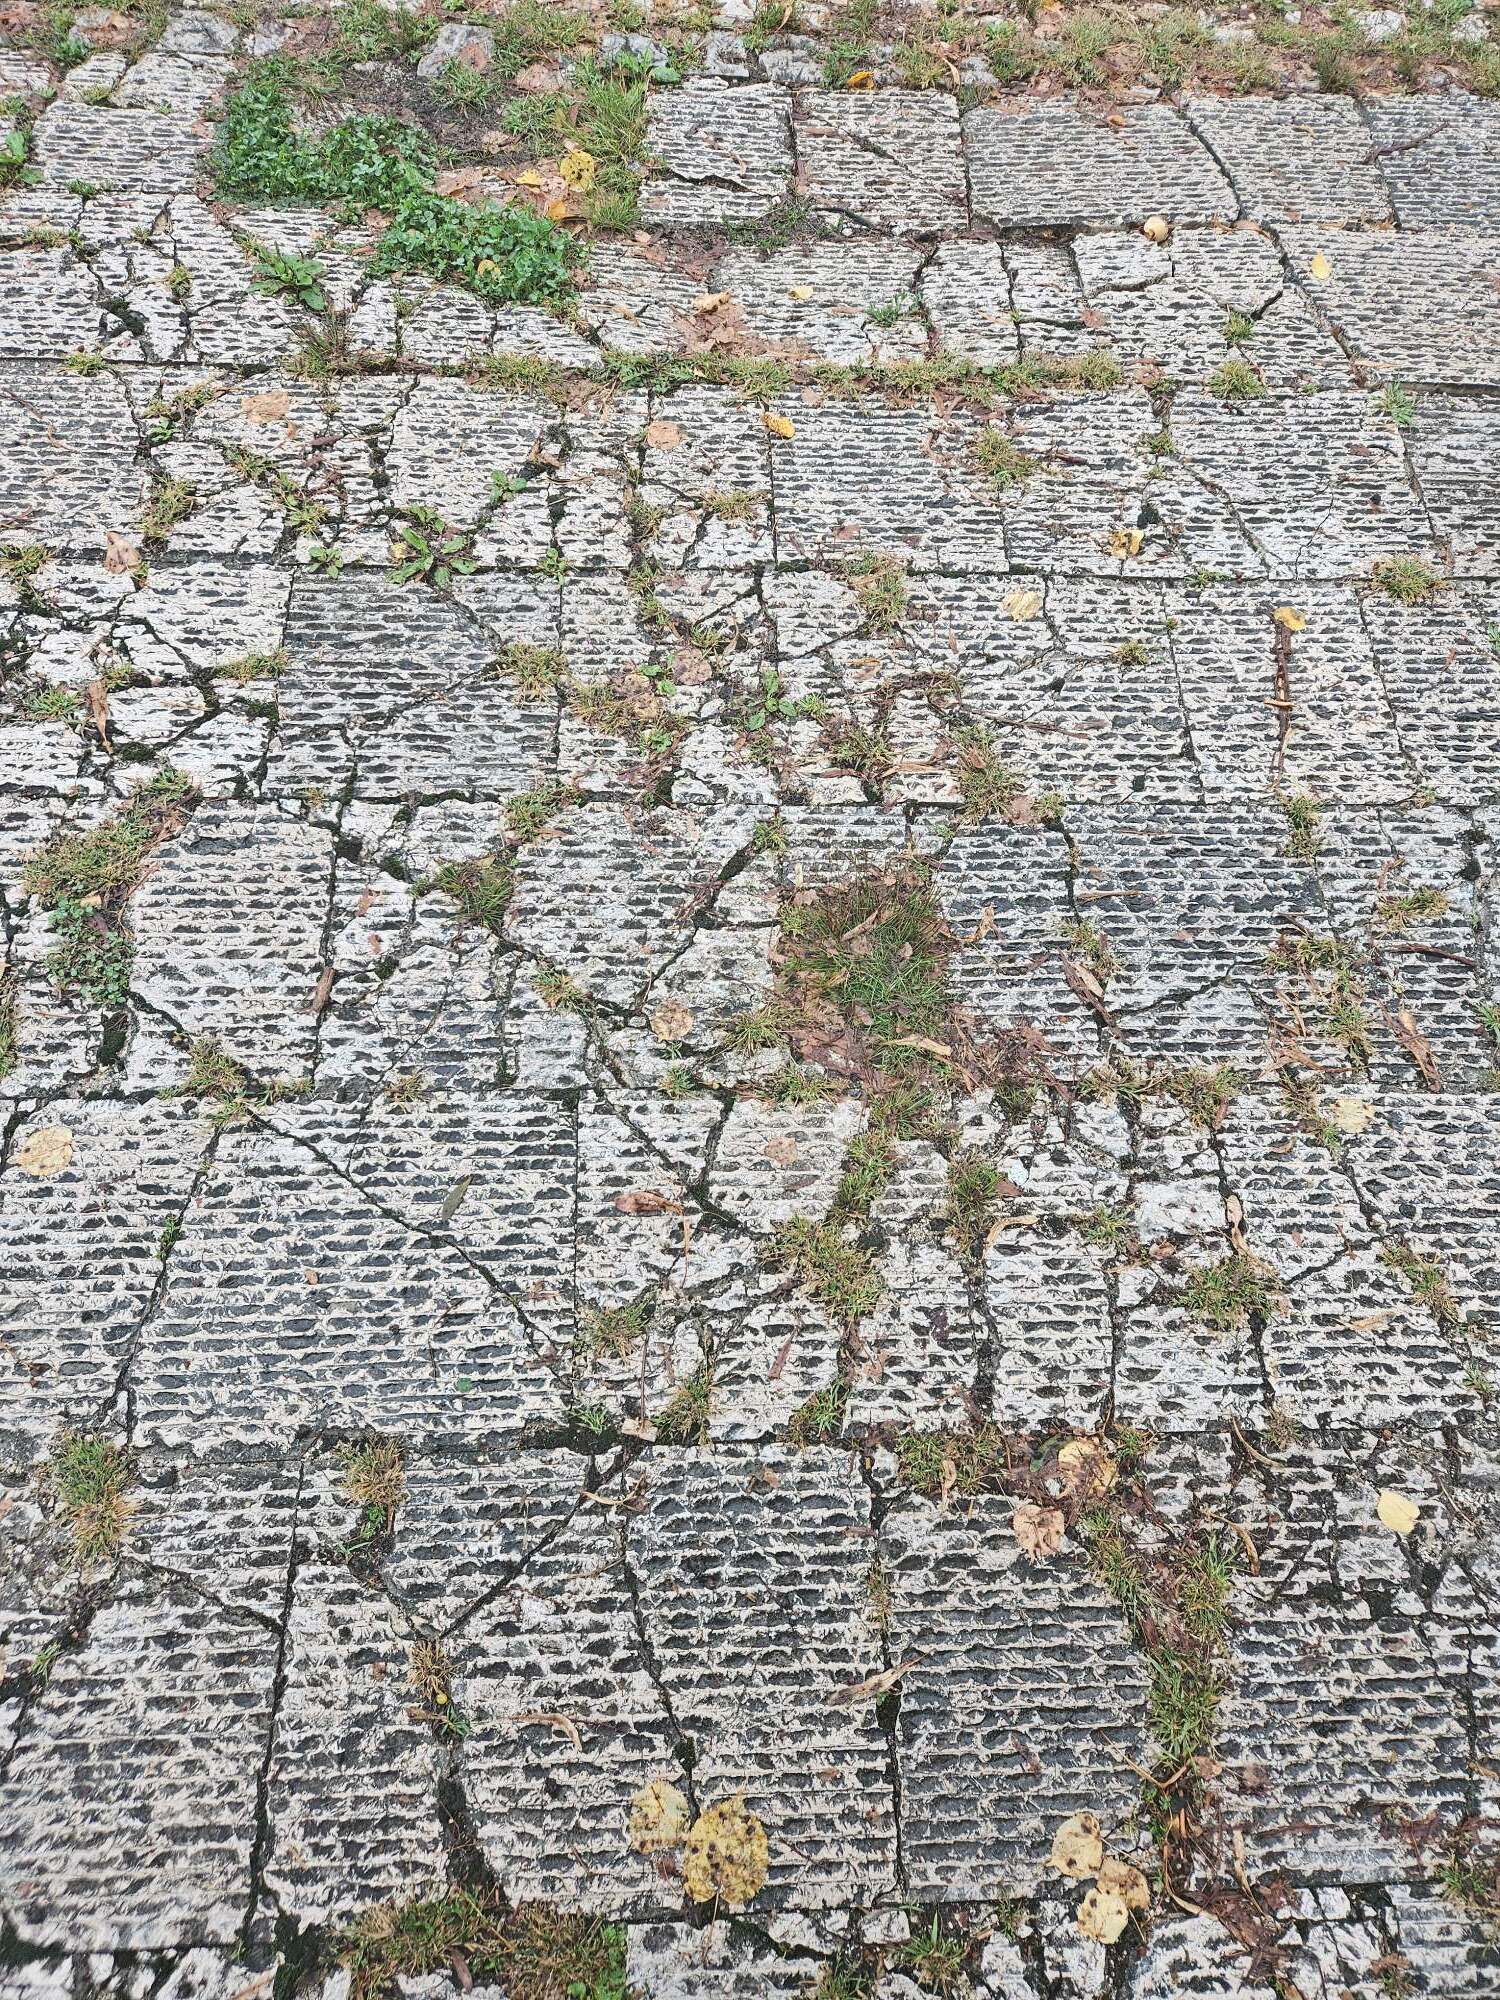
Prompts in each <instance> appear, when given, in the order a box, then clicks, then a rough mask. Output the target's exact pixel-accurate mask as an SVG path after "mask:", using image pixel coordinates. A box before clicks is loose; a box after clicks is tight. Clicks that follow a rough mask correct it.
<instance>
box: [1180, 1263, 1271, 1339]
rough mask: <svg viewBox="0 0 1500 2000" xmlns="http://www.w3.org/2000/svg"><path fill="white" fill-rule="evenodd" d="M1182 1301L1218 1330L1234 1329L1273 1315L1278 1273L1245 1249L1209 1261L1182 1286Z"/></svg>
mask: <svg viewBox="0 0 1500 2000" xmlns="http://www.w3.org/2000/svg"><path fill="white" fill-rule="evenodd" d="M1182 1303H1183V1304H1184V1306H1186V1308H1187V1310H1188V1311H1189V1312H1190V1313H1191V1314H1192V1316H1193V1318H1194V1319H1196V1320H1199V1321H1201V1322H1202V1324H1203V1325H1204V1326H1207V1327H1211V1328H1212V1329H1213V1330H1214V1332H1215V1333H1231V1332H1233V1331H1234V1329H1235V1328H1236V1327H1240V1326H1243V1325H1245V1323H1246V1322H1247V1321H1248V1320H1251V1319H1260V1320H1266V1319H1270V1318H1272V1317H1273V1316H1274V1314H1275V1312H1276V1310H1277V1307H1278V1305H1279V1304H1280V1294H1279V1293H1278V1291H1277V1289H1276V1284H1275V1273H1274V1272H1273V1271H1271V1270H1270V1268H1269V1267H1268V1266H1267V1265H1265V1264H1262V1263H1261V1262H1260V1260H1259V1259H1258V1258H1256V1257H1251V1256H1248V1255H1247V1254H1246V1253H1245V1252H1244V1251H1236V1252H1235V1253H1234V1254H1233V1255H1232V1256H1229V1257H1223V1258H1221V1259H1220V1260H1219V1262H1218V1263H1217V1264H1206V1265H1204V1267H1203V1268H1202V1269H1201V1270H1199V1271H1194V1272H1193V1274H1192V1276H1191V1277H1190V1278H1189V1279H1188V1281H1187V1283H1186V1284H1185V1285H1184V1286H1183V1288H1182Z"/></svg>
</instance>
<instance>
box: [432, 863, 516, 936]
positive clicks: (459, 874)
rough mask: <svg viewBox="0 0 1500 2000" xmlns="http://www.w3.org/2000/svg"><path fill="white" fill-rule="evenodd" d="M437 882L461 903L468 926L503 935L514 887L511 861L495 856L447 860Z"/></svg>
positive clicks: (435, 884) (440, 887) (460, 907)
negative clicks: (471, 859)
mask: <svg viewBox="0 0 1500 2000" xmlns="http://www.w3.org/2000/svg"><path fill="white" fill-rule="evenodd" d="M433 879H434V886H435V887H436V888H439V889H441V890H442V892H443V894H444V895H445V896H451V897H452V898H453V900H454V902H455V903H457V905H458V909H459V915H460V916H461V917H462V919H463V921H464V922H465V923H466V924H477V925H478V926H479V927H480V928H481V929H483V930H487V931H493V932H494V933H495V934H496V936H497V937H498V936H499V934H500V931H501V928H502V926H503V924H504V921H505V912H506V911H507V910H508V909H509V908H510V896H511V889H512V887H513V876H512V871H511V867H510V864H509V862H507V861H505V860H503V859H502V858H501V857H500V856H498V855H494V854H487V855H484V856H482V857H481V858H480V859H479V860H477V861H445V862H444V863H443V866H442V867H441V868H440V869H439V870H438V872H437V874H436V876H435V877H434V878H433Z"/></svg>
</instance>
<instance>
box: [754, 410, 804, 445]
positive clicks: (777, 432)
mask: <svg viewBox="0 0 1500 2000" xmlns="http://www.w3.org/2000/svg"><path fill="white" fill-rule="evenodd" d="M761 422H762V423H763V424H764V425H765V427H766V429H767V430H768V431H769V432H770V433H771V435H772V437H776V438H793V437H795V436H796V435H797V426H796V425H795V424H794V423H793V422H792V420H791V418H790V417H780V416H778V415H777V414H776V412H775V411H774V410H767V411H766V413H765V415H764V417H762V419H761Z"/></svg>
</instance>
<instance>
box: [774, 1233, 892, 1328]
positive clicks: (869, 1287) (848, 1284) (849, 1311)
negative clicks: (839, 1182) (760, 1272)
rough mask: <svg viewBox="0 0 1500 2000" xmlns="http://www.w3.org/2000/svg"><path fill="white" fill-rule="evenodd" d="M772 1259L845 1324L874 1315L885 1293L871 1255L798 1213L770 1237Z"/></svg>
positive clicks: (849, 1324) (830, 1314) (842, 1235)
mask: <svg viewBox="0 0 1500 2000" xmlns="http://www.w3.org/2000/svg"><path fill="white" fill-rule="evenodd" d="M769 1256H770V1260H771V1262H772V1263H773V1264H779V1265H782V1266H785V1267H786V1268H787V1269H789V1270H790V1271H791V1272H792V1274H793V1275H794V1277H795V1278H796V1279H797V1282H798V1283H799V1284H800V1285H801V1286H802V1288H803V1290H804V1291H806V1292H808V1293H810V1294H811V1296H812V1297H813V1298H815V1299H816V1300H817V1301H818V1303H819V1304H820V1305H821V1306H823V1307H824V1309H825V1310H826V1311H827V1312H828V1314H829V1316H830V1317H831V1318H833V1319H836V1320H838V1321H839V1322H840V1324H841V1325H844V1326H852V1325H853V1324H854V1323H855V1321H856V1320H860V1319H863V1318H864V1317H865V1315H866V1314H867V1313H871V1312H873V1311H874V1310H875V1307H876V1306H877V1305H879V1303H880V1300H881V1298H882V1297H883V1295H884V1292H885V1286H884V1285H883V1284H882V1283H881V1281H880V1278H879V1276H878V1274H877V1272H876V1270H875V1266H874V1264H873V1263H872V1262H871V1259H870V1255H869V1253H868V1251H866V1250H864V1249H862V1248H861V1247H860V1246H859V1245H858V1244H857V1243H846V1242H845V1241H844V1233H843V1231H842V1230H841V1229H840V1228H839V1226H838V1224H837V1223H835V1222H814V1221H812V1219H811V1218H810V1217H808V1216H805V1215H794V1216H793V1217H792V1218H791V1219H790V1221H787V1222H783V1223H782V1224H781V1226H780V1228H779V1229H777V1230H776V1232H775V1234H774V1235H773V1236H772V1238H771V1245H770V1251H769Z"/></svg>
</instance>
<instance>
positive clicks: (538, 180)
mask: <svg viewBox="0 0 1500 2000" xmlns="http://www.w3.org/2000/svg"><path fill="white" fill-rule="evenodd" d="M516 180H517V182H518V184H519V185H520V186H521V187H523V188H539V187H545V186H546V185H547V183H546V182H545V181H544V180H543V179H542V177H541V175H540V174H539V173H538V172H537V170H536V168H535V167H527V168H526V170H525V172H524V173H519V174H517V175H516Z"/></svg>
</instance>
